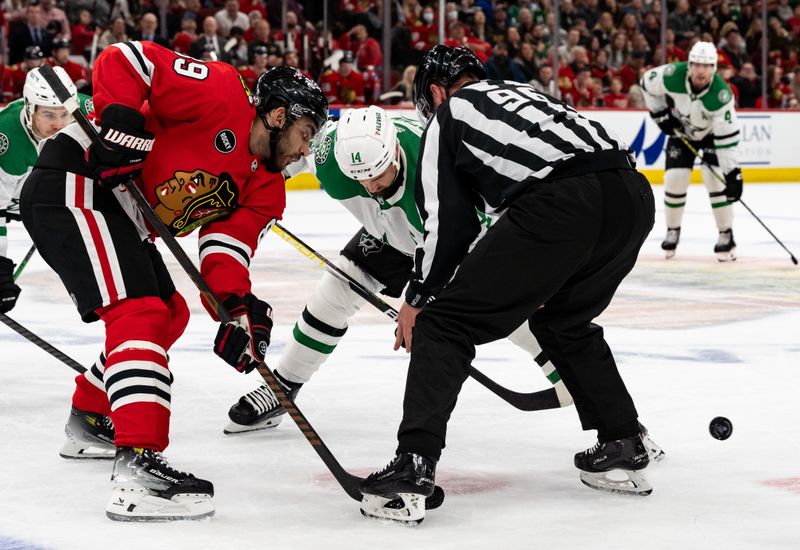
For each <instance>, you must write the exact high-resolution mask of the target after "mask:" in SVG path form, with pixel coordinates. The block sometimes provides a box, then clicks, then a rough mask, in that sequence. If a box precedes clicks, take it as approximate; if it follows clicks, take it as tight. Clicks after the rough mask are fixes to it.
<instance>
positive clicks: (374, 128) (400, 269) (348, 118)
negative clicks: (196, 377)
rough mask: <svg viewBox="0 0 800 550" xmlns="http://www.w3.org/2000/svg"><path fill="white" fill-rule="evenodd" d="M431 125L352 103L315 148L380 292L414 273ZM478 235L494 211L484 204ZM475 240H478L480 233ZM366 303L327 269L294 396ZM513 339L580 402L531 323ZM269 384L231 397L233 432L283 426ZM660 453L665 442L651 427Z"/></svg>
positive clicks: (289, 376) (349, 268)
mask: <svg viewBox="0 0 800 550" xmlns="http://www.w3.org/2000/svg"><path fill="white" fill-rule="evenodd" d="M423 130H424V128H423V127H422V126H421V125H420V123H419V122H418V121H417V120H413V119H409V118H402V117H400V118H391V117H389V115H388V114H387V113H386V111H384V110H383V109H381V108H380V107H375V106H372V107H369V108H364V109H352V110H348V111H345V112H344V113H342V117H341V119H340V120H339V121H338V122H332V123H329V127H328V128H327V130H326V132H327V135H326V137H325V139H324V140H323V141H322V144H321V146H320V147H319V148H318V150H317V151H316V153H315V157H314V161H315V166H316V174H317V177H318V178H319V180H320V181H321V183H322V188H323V189H324V190H325V192H326V193H327V194H328V195H330V196H331V197H332V198H333V199H335V200H337V201H339V202H340V203H341V204H342V205H343V206H344V207H345V208H347V209H348V210H349V211H350V213H351V214H353V216H355V217H356V219H357V220H358V221H359V222H361V224H362V225H363V226H364V227H363V228H362V229H360V230H359V231H358V232H357V233H356V234H355V236H353V238H352V239H350V241H349V242H348V243H347V245H345V247H344V249H343V250H342V252H341V256H340V257H339V259H338V261H337V262H336V265H337V266H338V267H339V268H341V269H342V270H343V271H345V272H347V273H348V274H349V275H350V276H352V277H353V278H354V279H356V280H357V281H359V282H360V283H361V284H362V285H363V286H365V287H366V288H368V289H369V290H371V291H372V292H381V293H382V294H385V295H388V296H393V297H399V296H400V295H401V293H402V291H403V289H404V288H405V286H406V284H407V283H408V281H409V279H410V277H411V270H412V268H413V264H414V262H413V255H414V251H415V249H416V248H417V245H418V244H419V243H421V242H422V231H423V224H422V219H421V218H420V214H419V211H418V210H417V206H416V203H415V200H414V190H415V182H416V178H417V156H418V153H419V146H420V140H421V137H422V132H423ZM476 215H477V216H478V217H479V219H480V220H481V223H482V226H483V227H482V231H481V234H480V235H479V236H478V237H477V238H476V242H477V240H479V239H480V238H481V237H482V236H483V234H484V233H485V232H486V230H487V229H488V228H489V226H490V225H491V224H492V222H493V220H494V218H492V217H489V216H487V215H486V214H484V213H482V212H476ZM473 244H474V243H473ZM363 304H364V300H363V299H362V298H361V297H360V296H358V295H357V294H356V293H355V292H353V291H352V290H351V289H350V288H349V286H348V285H347V283H344V282H342V281H341V280H339V279H338V278H336V277H334V276H333V275H331V274H330V273H327V272H326V273H325V274H324V275H323V276H322V279H321V280H320V282H319V283H318V284H317V287H316V289H315V290H314V294H313V295H312V296H311V299H310V300H309V301H308V303H307V304H306V307H305V309H304V310H303V314H302V316H301V318H300V319H299V320H298V321H297V324H295V326H294V331H293V335H292V339H291V340H290V341H289V343H288V344H287V346H286V349H285V350H284V352H283V355H282V356H281V360H280V364H279V365H278V367H277V368H276V369H275V371H274V372H275V375H276V377H277V378H278V380H279V381H280V382H281V383H282V384H283V386H284V389H285V390H286V391H287V393H288V394H289V395H290V396H291V397H292V399H294V398H295V396H297V392H298V391H299V390H300V387H301V386H302V385H303V383H305V382H307V381H308V380H309V379H310V378H311V376H312V375H313V374H314V373H315V372H316V371H317V369H318V368H319V367H320V365H321V364H322V363H323V362H325V360H326V359H327V358H328V357H329V356H330V354H331V353H332V352H333V350H334V349H335V348H336V345H337V344H338V343H339V340H341V338H342V336H344V334H345V332H346V331H347V326H348V325H347V324H348V320H349V319H350V317H352V316H353V315H354V314H355V313H356V311H358V309H359V308H360V307H361V306H362V305H363ZM509 339H510V340H511V341H512V342H514V343H515V344H517V345H518V346H519V347H521V348H522V349H524V350H525V351H527V352H528V353H530V354H531V355H532V356H533V358H534V360H535V361H536V362H537V364H539V365H540V366H541V368H542V371H543V372H544V374H545V376H546V377H547V378H548V379H549V380H550V381H551V382H552V383H553V385H554V387H555V390H556V395H557V396H558V400H559V403H560V404H561V406H562V407H564V406H568V405H570V404H572V396H570V394H569V392H568V391H567V389H566V388H565V387H564V383H563V382H562V381H561V378H560V377H559V375H558V372H556V370H555V368H554V367H553V365H552V363H550V361H549V360H548V359H547V357H546V356H545V355H544V353H542V348H541V347H540V346H539V344H538V343H537V342H536V339H535V338H534V336H533V334H532V333H531V331H530V329H529V328H528V324H527V323H525V324H523V325H522V326H520V327H519V328H518V329H517V330H516V331H514V332H513V333H512V334H511V335H510V336H509ZM285 412H286V411H285V409H284V408H283V407H281V406H280V404H279V403H278V400H277V398H276V397H275V395H274V394H273V393H272V391H271V390H270V389H269V387H268V386H266V385H261V386H260V387H258V388H257V389H255V390H253V391H251V392H250V393H248V394H245V395H243V396H242V397H241V398H240V399H239V401H238V402H237V403H236V404H235V405H233V407H231V409H230V411H229V413H228V416H229V417H230V419H231V422H230V423H229V424H228V426H227V427H226V428H225V432H226V433H239V432H248V431H253V430H260V429H263V428H272V427H274V426H277V425H278V424H279V423H280V421H281V419H282V417H283V414H284V413H285ZM642 438H643V441H644V442H645V445H646V446H647V448H648V452H649V453H650V456H651V458H652V459H655V460H658V459H660V458H661V457H662V456H663V454H664V453H663V451H662V450H661V449H660V448H659V447H658V446H657V445H656V444H655V443H653V441H652V440H651V439H650V438H649V436H648V435H647V431H646V430H645V429H644V428H642Z"/></svg>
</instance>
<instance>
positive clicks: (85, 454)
mask: <svg viewBox="0 0 800 550" xmlns="http://www.w3.org/2000/svg"><path fill="white" fill-rule="evenodd" d="M116 453H117V448H116V447H115V446H113V445H105V444H103V443H96V444H93V443H88V442H86V441H76V440H74V439H67V440H66V441H65V442H64V444H63V445H62V446H61V450H60V451H59V452H58V454H59V455H60V456H61V457H62V458H66V459H68V460H87V459H89V460H111V459H113V458H114V456H115V455H116Z"/></svg>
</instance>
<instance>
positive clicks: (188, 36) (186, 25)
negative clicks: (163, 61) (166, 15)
mask: <svg viewBox="0 0 800 550" xmlns="http://www.w3.org/2000/svg"><path fill="white" fill-rule="evenodd" d="M195 40H197V21H196V20H195V18H194V16H193V15H191V14H188V15H186V14H184V16H183V19H181V30H180V31H178V33H176V34H175V36H174V37H173V38H172V48H173V49H174V50H175V51H176V52H178V53H182V54H186V55H190V54H189V50H190V49H191V47H192V42H194V41H195Z"/></svg>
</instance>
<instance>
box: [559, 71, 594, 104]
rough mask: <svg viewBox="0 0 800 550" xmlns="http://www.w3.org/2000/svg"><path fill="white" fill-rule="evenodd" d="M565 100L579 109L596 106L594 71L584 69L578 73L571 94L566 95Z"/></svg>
mask: <svg viewBox="0 0 800 550" xmlns="http://www.w3.org/2000/svg"><path fill="white" fill-rule="evenodd" d="M564 100H565V101H566V102H567V103H568V104H570V105H572V106H573V107H575V108H578V109H582V108H585V107H594V106H595V95H594V87H593V82H592V71H591V69H589V67H583V68H582V69H580V70H579V71H578V73H577V76H576V77H575V82H574V85H573V86H572V88H571V89H570V90H569V93H567V94H565V95H564Z"/></svg>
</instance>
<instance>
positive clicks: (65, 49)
mask: <svg viewBox="0 0 800 550" xmlns="http://www.w3.org/2000/svg"><path fill="white" fill-rule="evenodd" d="M71 51H72V44H71V43H70V41H69V40H65V39H63V38H62V39H61V40H56V41H54V42H53V57H52V59H50V64H51V65H52V66H53V67H61V68H62V69H64V71H65V72H66V73H67V76H69V78H70V80H72V82H73V83H74V84H75V87H76V88H78V89H79V90H80V89H82V88H84V87H85V86H86V85H88V84H89V71H88V69H87V68H86V67H84V66H83V65H79V64H78V63H75V62H74V61H72V60H71V59H70V58H69V56H70V52H71Z"/></svg>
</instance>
